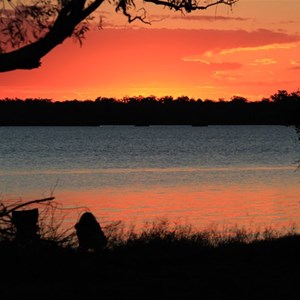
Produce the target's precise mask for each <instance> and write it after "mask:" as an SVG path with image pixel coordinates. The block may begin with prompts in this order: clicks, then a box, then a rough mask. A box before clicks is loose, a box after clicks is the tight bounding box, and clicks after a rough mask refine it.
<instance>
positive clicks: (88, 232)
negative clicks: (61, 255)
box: [75, 212, 107, 251]
mask: <svg viewBox="0 0 300 300" xmlns="http://www.w3.org/2000/svg"><path fill="white" fill-rule="evenodd" d="M75 229H76V234H77V237H78V241H79V248H80V249H81V250H82V251H89V250H93V251H101V250H103V249H104V247H105V246H106V244H107V238H106V236H105V234H104V233H103V231H102V229H101V226H100V224H99V223H98V222H97V220H96V218H95V216H94V215H93V214H92V213H90V212H85V213H84V214H83V215H82V216H81V217H80V219H79V222H78V223H76V225H75Z"/></svg>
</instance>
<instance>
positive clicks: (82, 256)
mask: <svg viewBox="0 0 300 300" xmlns="http://www.w3.org/2000/svg"><path fill="white" fill-rule="evenodd" d="M106 234H107V236H108V237H109V244H108V247H107V249H105V250H104V251H103V252H102V253H82V252H79V251H78V250H77V248H76V247H74V246H75V245H74V244H73V243H72V242H71V241H72V240H68V241H69V242H68V243H65V244H60V243H59V242H58V241H57V240H54V241H53V240H52V241H44V242H43V243H38V244H37V245H34V246H33V245H17V244H15V243H13V242H5V241H2V242H1V243H0V255H1V259H2V268H1V270H2V272H1V273H2V274H1V293H2V295H3V297H4V298H3V299H21V298H28V297H32V298H39V299H58V298H59V297H65V298H67V299H174V298H175V299H224V298H226V297H228V298H229V299H299V297H300V271H299V267H300V262H299V253H300V235H299V234H296V233H295V232H293V230H291V231H286V232H285V233H283V232H281V233H279V232H277V231H275V230H272V229H265V230H261V231H250V230H244V229H239V228H232V229H228V230H225V231H221V232H220V231H218V230H215V229H210V230H204V231H201V232H197V231H194V230H193V228H191V227H189V226H179V225H178V226H170V225H169V224H168V222H165V221H161V222H156V223H153V224H147V225H145V227H144V228H143V230H141V231H139V232H137V231H136V230H134V229H133V228H131V229H125V228H124V227H122V224H121V225H120V224H118V225H116V224H112V225H111V226H108V227H107V228H106Z"/></svg>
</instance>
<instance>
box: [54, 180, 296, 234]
mask: <svg viewBox="0 0 300 300" xmlns="http://www.w3.org/2000/svg"><path fill="white" fill-rule="evenodd" d="M298 195H300V187H299V186H288V185H282V186H265V185H264V186H263V185H262V186H255V187H253V186H246V185H243V186H228V187H226V186H220V187H219V186H205V187H201V186H184V187H178V186H177V187H160V186H153V187H151V188H149V187H148V188H145V187H130V188H120V189H115V188H114V189H109V188H105V189H99V190H90V191H87V192H82V191H61V192H58V193H57V195H56V199H57V201H58V202H59V203H60V204H61V205H62V206H63V207H65V208H75V207H78V209H77V210H75V211H76V213H74V210H70V211H66V212H68V217H67V218H66V220H67V221H68V222H69V223H72V222H73V223H74V222H76V221H77V218H78V216H79V214H80V212H82V211H83V210H85V209H89V210H90V211H91V212H93V213H94V214H95V215H96V216H97V218H98V219H99V221H100V222H101V223H102V224H106V223H109V222H112V221H118V220H121V221H123V222H125V223H126V224H134V225H136V226H137V227H140V226H142V224H144V222H146V221H153V220H156V219H158V218H166V219H168V220H169V221H170V222H180V223H182V224H191V225H193V226H194V227H196V228H200V229H201V228H202V229H203V228H209V227H211V226H212V225H214V226H215V225H218V226H221V227H224V226H225V227H227V226H229V227H231V226H235V225H237V226H244V227H247V228H253V229H257V228H264V227H266V226H272V227H283V226H288V227H291V226H292V225H296V226H298V225H300V204H299V200H298Z"/></svg>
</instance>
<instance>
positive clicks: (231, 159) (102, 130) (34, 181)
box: [0, 126, 300, 228]
mask: <svg viewBox="0 0 300 300" xmlns="http://www.w3.org/2000/svg"><path fill="white" fill-rule="evenodd" d="M0 141H1V144H0V192H1V201H3V202H5V203H12V202H15V201H18V200H23V201H25V200H32V199H39V198H43V197H48V196H49V195H51V194H52V193H53V195H54V196H55V197H56V201H57V202H58V203H59V204H61V206H62V207H63V208H64V209H65V213H66V214H70V211H72V210H70V211H68V209H69V208H75V207H78V209H77V210H76V211H77V212H79V213H80V212H81V211H82V210H84V208H82V207H87V208H89V209H90V210H91V211H92V212H93V213H94V214H95V215H96V216H97V217H98V218H99V220H100V222H101V223H103V224H107V223H109V222H111V221H117V220H122V221H125V222H126V223H127V224H128V223H132V224H137V225H139V224H142V223H143V222H144V221H152V220H154V219H157V218H167V219H169V220H170V221H171V222H181V223H189V224H192V225H194V226H196V227H199V228H203V227H205V228H207V227H209V226H213V224H214V225H216V224H217V225H218V226H234V225H239V226H246V227H256V228H257V227H264V226H274V227H276V226H279V227H282V226H291V224H294V225H296V226H297V227H299V226H300V203H299V200H300V197H299V196H300V183H299V180H300V173H299V172H297V171H296V169H297V161H298V160H299V159H300V151H299V150H300V142H299V141H298V136H297V134H296V132H295V129H294V128H293V127H284V126H208V127H191V126H150V127H134V126H100V127H0ZM71 215H72V213H71ZM77 217H78V213H77V215H76V216H74V214H73V215H72V217H70V216H69V217H67V218H66V220H67V222H70V223H73V222H74V220H75V218H77ZM75 221H76V220H75Z"/></svg>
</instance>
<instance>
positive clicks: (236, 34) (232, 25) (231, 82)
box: [0, 0, 300, 100]
mask: <svg viewBox="0 0 300 300" xmlns="http://www.w3.org/2000/svg"><path fill="white" fill-rule="evenodd" d="M137 3H138V2H137ZM140 5H141V4H140ZM146 8H147V11H148V12H149V18H150V20H151V21H152V25H144V24H141V23H140V22H135V23H134V24H132V25H129V24H128V23H127V22H126V18H125V17H123V16H122V15H121V14H120V13H119V14H116V13H115V12H114V10H113V8H112V7H110V6H109V5H105V6H103V7H101V9H100V12H99V13H100V15H101V16H102V18H103V30H96V29H94V30H91V31H90V33H89V34H88V35H87V39H86V40H85V42H84V45H83V47H80V46H79V45H78V44H74V42H73V41H72V40H69V41H66V42H65V43H64V44H63V45H61V46H59V47H57V48H56V49H55V50H54V51H53V52H51V53H50V54H49V55H48V56H46V57H45V58H44V59H43V60H42V67H41V68H39V69H37V70H31V71H12V72H7V73H2V74H0V98H5V97H13V98H14V97H20V98H27V97H41V98H44V97H47V98H51V99H54V100H65V99H80V100H84V99H95V98H96V97H98V96H109V97H117V98H122V97H123V96H134V95H135V96H138V95H143V96H147V95H156V96H159V97H160V96H165V95H172V96H174V97H176V96H180V95H187V96H189V97H194V98H202V99H206V98H210V99H214V100H217V99H219V98H225V99H229V98H230V97H232V96H233V95H242V96H244V97H246V98H248V99H249V100H260V99H261V98H262V97H269V96H270V95H272V94H274V93H275V92H277V90H278V89H286V90H288V91H289V92H292V91H295V90H297V89H299V88H300V82H299V78H300V77H299V76H300V15H299V11H300V1H299V0H294V1H292V0H278V1H273V0H265V1H260V0H240V1H239V2H238V4H236V5H235V6H234V7H233V9H232V10H230V9H229V8H228V7H224V6H218V7H215V8H212V9H209V10H207V11H202V12H197V13H193V14H189V15H187V16H183V15H181V14H180V13H178V12H177V13H175V12H171V11H168V10H167V9H163V8H161V7H159V8H158V7H155V6H153V5H147V7H146ZM96 19H97V18H96Z"/></svg>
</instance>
